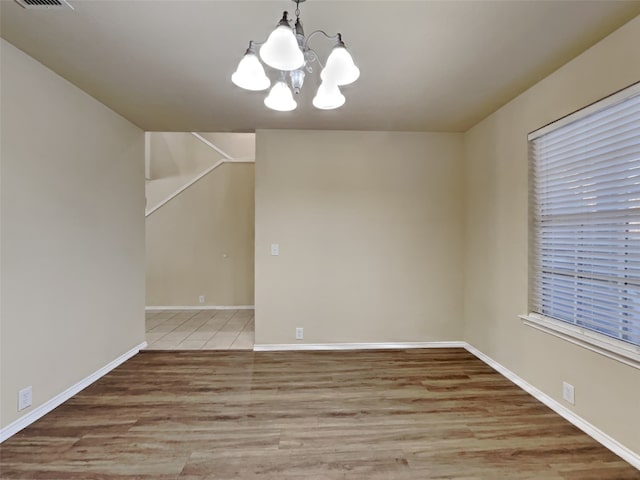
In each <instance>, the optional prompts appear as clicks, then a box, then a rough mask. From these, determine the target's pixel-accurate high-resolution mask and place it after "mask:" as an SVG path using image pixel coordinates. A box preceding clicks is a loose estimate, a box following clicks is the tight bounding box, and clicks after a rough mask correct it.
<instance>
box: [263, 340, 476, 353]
mask: <svg viewBox="0 0 640 480" xmlns="http://www.w3.org/2000/svg"><path fill="white" fill-rule="evenodd" d="M465 346H466V343H465V342H394V343H280V344H268V343H266V344H257V345H254V347H253V351H254V352H277V351H292V350H298V351H307V350H385V349H387V350H388V349H404V348H465Z"/></svg>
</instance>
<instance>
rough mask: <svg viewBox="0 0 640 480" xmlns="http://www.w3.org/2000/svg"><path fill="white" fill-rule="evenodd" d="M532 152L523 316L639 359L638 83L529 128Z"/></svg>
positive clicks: (639, 182) (573, 337) (594, 344)
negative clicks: (527, 312) (537, 127)
mask: <svg viewBox="0 0 640 480" xmlns="http://www.w3.org/2000/svg"><path fill="white" fill-rule="evenodd" d="M529 158H530V215H531V238H530V253H531V255H530V268H529V270H530V281H529V285H530V292H529V299H530V309H531V312H532V314H530V315H528V316H527V317H526V320H528V321H532V322H533V323H535V325H537V326H539V327H540V326H542V327H544V328H546V329H551V330H555V331H557V332H561V333H563V334H564V335H568V336H570V337H571V338H572V339H574V340H575V339H577V340H580V341H581V342H585V343H588V344H589V345H590V346H598V347H603V348H604V349H606V350H607V351H609V352H613V353H616V354H617V355H621V356H623V357H625V358H631V359H634V360H635V362H638V361H640V84H636V85H634V86H632V87H629V88H628V89H626V90H624V91H622V92H618V93H617V94H615V95H613V96H611V97H608V98H606V99H604V100H602V101H600V102H598V103H596V104H594V105H591V106H589V107H587V108H586V109H583V110H581V111H579V112H576V113H574V114H572V115H570V116H568V117H565V118H563V119H561V120H559V121H558V122H555V123H553V124H551V125H548V126H546V127H544V128H542V129H540V130H538V131H536V132H534V133H532V134H531V135H530V136H529ZM535 325H534V326H535Z"/></svg>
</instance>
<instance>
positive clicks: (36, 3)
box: [16, 0, 73, 10]
mask: <svg viewBox="0 0 640 480" xmlns="http://www.w3.org/2000/svg"><path fill="white" fill-rule="evenodd" d="M16 3H17V4H18V5H20V6H21V7H24V8H28V9H29V10H59V9H62V8H70V9H71V10H73V7H72V6H71V4H70V3H69V2H67V0H16Z"/></svg>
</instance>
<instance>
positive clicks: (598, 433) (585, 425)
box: [465, 343, 640, 469]
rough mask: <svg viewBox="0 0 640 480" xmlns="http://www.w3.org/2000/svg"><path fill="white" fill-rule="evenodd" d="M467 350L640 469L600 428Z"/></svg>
mask: <svg viewBox="0 0 640 480" xmlns="http://www.w3.org/2000/svg"><path fill="white" fill-rule="evenodd" d="M465 348H466V349H467V351H468V352H470V353H472V354H473V355H475V356H476V357H478V358H479V359H480V360H482V361H483V362H484V363H486V364H487V365H489V366H490V367H491V368H493V369H494V370H496V371H497V372H498V373H500V374H501V375H502V376H504V377H506V378H507V379H509V380H511V381H512V382H513V383H515V384H516V385H518V386H519V387H520V388H522V389H523V390H524V391H525V392H527V393H529V394H530V395H531V396H533V397H534V398H535V399H537V400H539V401H540V402H542V403H544V404H545V405H546V406H547V407H549V408H550V409H551V410H553V411H554V412H556V413H557V414H558V415H560V416H561V417H563V418H564V419H565V420H567V421H568V422H569V423H571V424H573V425H575V426H576V427H578V428H579V429H580V430H582V431H583V432H584V433H586V434H587V435H589V436H590V437H591V438H593V439H594V440H595V441H597V442H598V443H600V444H602V445H603V446H605V447H606V448H608V449H609V450H611V451H612V452H613V453H615V454H616V455H618V456H619V457H620V458H622V459H623V460H625V461H627V462H629V463H630V464H631V465H633V466H634V467H635V468H637V469H640V455H638V454H637V453H635V452H633V451H632V450H630V449H628V448H627V447H625V446H624V445H622V444H621V443H620V442H618V441H617V440H616V439H614V438H612V437H610V436H609V435H607V434H606V433H604V432H603V431H602V430H600V429H599V428H597V427H595V426H593V425H592V424H591V423H589V422H587V421H586V420H585V419H584V418H582V417H580V416H579V415H577V414H575V413H574V412H572V411H571V410H569V409H568V408H567V407H565V406H564V405H562V404H561V403H559V402H558V401H556V400H554V399H553V398H551V397H550V396H549V395H547V394H546V393H544V392H543V391H541V390H538V389H537V388H536V387H534V386H533V385H531V384H530V383H529V382H527V381H526V380H524V379H522V378H520V377H519V376H518V375H516V374H515V373H513V372H512V371H511V370H509V369H508V368H506V367H504V366H503V365H501V364H499V363H498V362H496V361H495V360H493V359H492V358H490V357H488V356H487V355H485V354H484V353H482V352H481V351H480V350H478V349H477V348H475V347H473V346H471V345H469V344H468V343H467V344H466V345H465Z"/></svg>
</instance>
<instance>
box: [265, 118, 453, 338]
mask: <svg viewBox="0 0 640 480" xmlns="http://www.w3.org/2000/svg"><path fill="white" fill-rule="evenodd" d="M461 166H462V135H460V134H440V133H386V132H347V131H342V132H337V131H291V130H289V131H284V130H282V131H278V130H272V131H269V130H264V131H258V132H257V134H256V253H255V257H256V343H258V344H278V343H295V342H296V340H295V328H296V327H303V328H304V332H305V338H304V340H303V341H299V343H341V342H422V341H443V340H459V339H461V337H462V322H461V315H462V310H461V302H460V298H461V285H462V272H461V270H462V268H461V267H462V263H461V257H462V255H461V251H462V250H461V249H462V236H461V232H462V228H461V221H460V219H461V218H462V212H461V207H462V200H461V177H462V171H461ZM272 243H277V244H279V246H280V256H271V255H270V245H271V244H272Z"/></svg>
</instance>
